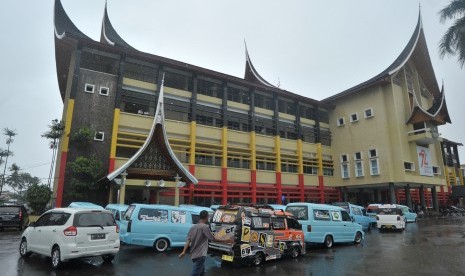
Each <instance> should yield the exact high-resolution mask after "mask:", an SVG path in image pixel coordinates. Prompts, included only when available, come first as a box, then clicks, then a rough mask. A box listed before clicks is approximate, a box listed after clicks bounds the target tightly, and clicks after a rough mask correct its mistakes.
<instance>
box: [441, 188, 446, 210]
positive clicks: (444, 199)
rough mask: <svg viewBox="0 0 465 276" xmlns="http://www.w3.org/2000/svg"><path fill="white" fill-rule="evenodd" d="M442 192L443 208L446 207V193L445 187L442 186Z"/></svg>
mask: <svg viewBox="0 0 465 276" xmlns="http://www.w3.org/2000/svg"><path fill="white" fill-rule="evenodd" d="M440 191H441V201H442V206H445V205H446V194H445V193H444V186H441V189H440ZM440 205H441V204H440Z"/></svg>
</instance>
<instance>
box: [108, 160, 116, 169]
mask: <svg viewBox="0 0 465 276" xmlns="http://www.w3.org/2000/svg"><path fill="white" fill-rule="evenodd" d="M114 170H115V158H110V164H109V165H108V172H109V173H111V172H112V171H114Z"/></svg>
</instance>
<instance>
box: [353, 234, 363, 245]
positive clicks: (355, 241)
mask: <svg viewBox="0 0 465 276" xmlns="http://www.w3.org/2000/svg"><path fill="white" fill-rule="evenodd" d="M362 239H363V236H362V233H360V232H357V233H356V234H355V239H354V243H356V244H359V243H361V242H362Z"/></svg>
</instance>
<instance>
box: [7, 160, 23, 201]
mask: <svg viewBox="0 0 465 276" xmlns="http://www.w3.org/2000/svg"><path fill="white" fill-rule="evenodd" d="M9 170H10V172H11V174H10V175H9V176H8V177H7V179H6V183H7V185H8V186H10V187H11V188H12V189H13V199H14V200H15V203H16V202H17V201H18V199H17V196H16V192H17V191H19V192H20V194H21V191H22V190H23V189H24V183H23V180H22V178H21V175H20V173H19V171H20V170H21V168H20V167H19V166H18V165H16V163H13V164H12V165H11V167H10V168H9Z"/></svg>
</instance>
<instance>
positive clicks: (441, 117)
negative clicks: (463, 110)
mask: <svg viewBox="0 0 465 276" xmlns="http://www.w3.org/2000/svg"><path fill="white" fill-rule="evenodd" d="M413 97H414V100H413V108H412V112H411V113H410V116H409V118H408V119H407V124H414V123H419V122H424V121H429V122H434V123H435V124H437V125H443V124H446V123H449V124H450V123H452V122H451V120H450V116H449V111H448V110H447V104H446V97H445V94H444V85H443V86H442V88H441V92H440V94H439V95H438V96H437V97H435V98H434V100H433V105H432V106H431V107H430V108H428V109H427V110H426V109H424V108H423V107H422V106H421V105H420V103H419V101H418V98H417V96H416V94H415V93H413Z"/></svg>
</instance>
